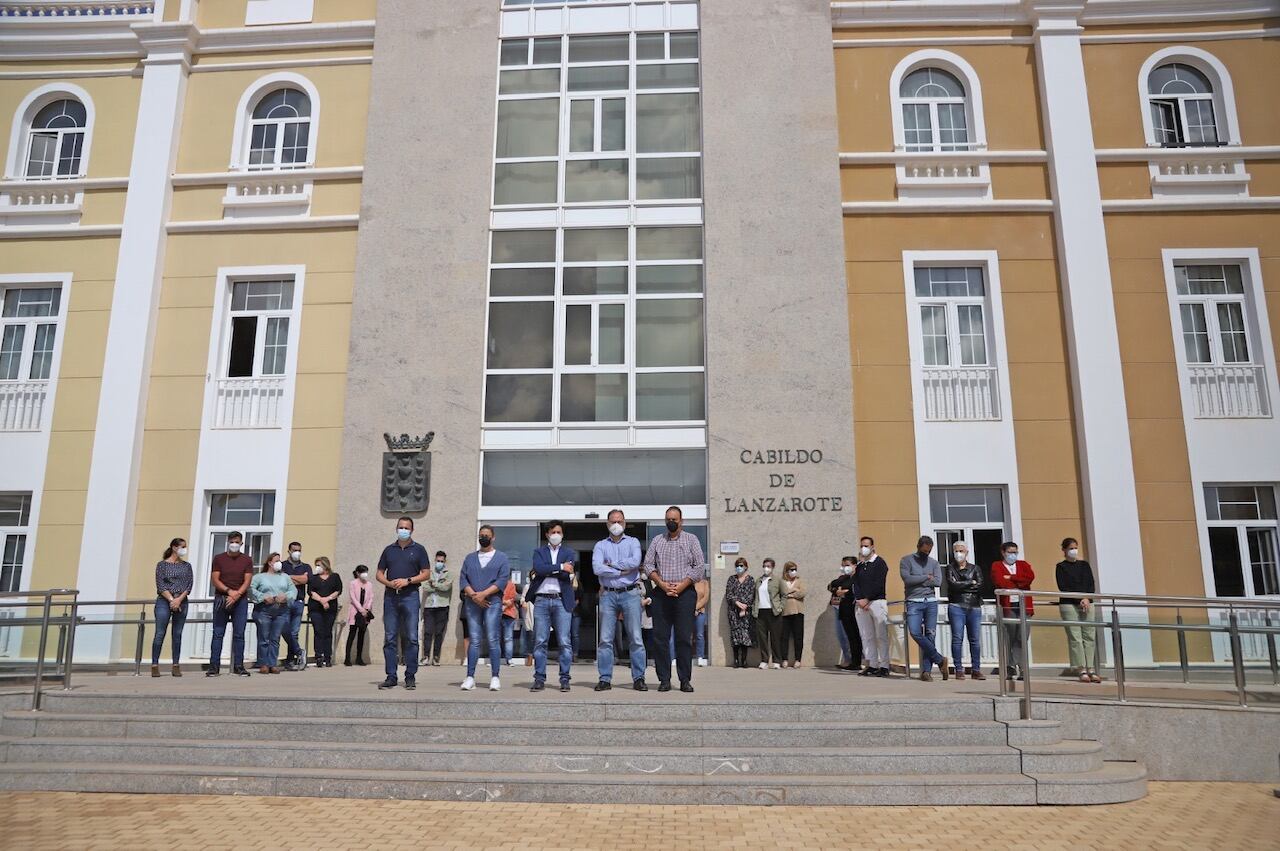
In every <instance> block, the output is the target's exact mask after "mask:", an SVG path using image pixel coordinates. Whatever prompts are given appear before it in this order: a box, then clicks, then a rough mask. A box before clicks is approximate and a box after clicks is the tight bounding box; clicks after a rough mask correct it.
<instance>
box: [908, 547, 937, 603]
mask: <svg viewBox="0 0 1280 851" xmlns="http://www.w3.org/2000/svg"><path fill="white" fill-rule="evenodd" d="M898 572H899V573H901V574H902V585H903V588H904V589H905V590H906V592H907V599H908V600H932V599H933V589H935V588H937V587H938V586H939V585H941V584H942V568H941V567H940V566H939V565H938V560H937V559H936V558H934V557H933V556H929V557H928V558H927V559H925V562H924V564H921V563H920V561H919V559H917V558H916V553H912V554H911V555H907V556H903V557H902V561H900V562H898Z"/></svg>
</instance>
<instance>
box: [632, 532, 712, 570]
mask: <svg viewBox="0 0 1280 851" xmlns="http://www.w3.org/2000/svg"><path fill="white" fill-rule="evenodd" d="M655 571H656V572H657V574H658V575H659V576H661V577H662V578H663V580H665V581H667V582H679V581H680V580H682V579H688V580H689V581H690V582H698V581H699V580H702V579H706V578H707V562H706V559H704V558H703V557H702V544H701V543H699V541H698V538H697V536H696V535H691V534H689V533H688V532H685V531H683V530H681V532H680V534H679V535H677V536H676V538H675V540H674V541H673V540H671V538H670V536H668V535H667V534H666V533H665V532H664V533H662V534H661V535H658V536H657V537H655V538H654V539H653V540H652V541H650V542H649V550H648V552H646V553H645V554H644V573H645V576H652V575H653V574H654V572H655Z"/></svg>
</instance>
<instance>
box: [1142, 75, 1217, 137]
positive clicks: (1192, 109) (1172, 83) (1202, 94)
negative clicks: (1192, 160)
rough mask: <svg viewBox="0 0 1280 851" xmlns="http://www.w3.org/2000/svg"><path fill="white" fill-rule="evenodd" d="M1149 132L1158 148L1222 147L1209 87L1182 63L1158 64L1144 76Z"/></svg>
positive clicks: (1201, 76) (1211, 87)
mask: <svg viewBox="0 0 1280 851" xmlns="http://www.w3.org/2000/svg"><path fill="white" fill-rule="evenodd" d="M1147 100H1148V103H1149V104H1150V109H1151V125H1152V128H1151V129H1152V131H1153V132H1154V133H1155V141H1156V142H1157V143H1158V144H1159V145H1160V147H1162V148H1186V147H1195V146H1204V147H1213V146H1218V145H1221V144H1223V142H1222V134H1220V133H1219V132H1218V119H1217V115H1216V112H1215V110H1214V104H1213V101H1214V92H1213V84H1212V83H1211V82H1209V78H1208V77H1207V76H1205V74H1204V73H1202V72H1201V71H1199V70H1197V69H1196V68H1193V67H1191V66H1190V65H1187V64H1185V63H1182V62H1170V63H1168V64H1165V65H1160V66H1159V67H1157V68H1155V69H1154V70H1152V71H1151V74H1150V75H1149V76H1148V77H1147Z"/></svg>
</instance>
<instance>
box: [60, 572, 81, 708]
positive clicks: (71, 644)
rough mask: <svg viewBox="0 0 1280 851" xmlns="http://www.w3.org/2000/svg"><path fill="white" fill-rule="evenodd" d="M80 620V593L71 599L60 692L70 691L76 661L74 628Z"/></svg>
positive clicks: (76, 593) (77, 592)
mask: <svg viewBox="0 0 1280 851" xmlns="http://www.w3.org/2000/svg"><path fill="white" fill-rule="evenodd" d="M79 620H80V592H79V591H76V592H75V596H74V597H72V598H71V623H70V625H68V627H67V670H66V673H64V674H63V676H62V690H63V691H70V690H71V670H72V668H74V667H75V661H76V626H77V624H78V623H79Z"/></svg>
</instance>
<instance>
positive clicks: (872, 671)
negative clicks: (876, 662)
mask: <svg viewBox="0 0 1280 851" xmlns="http://www.w3.org/2000/svg"><path fill="white" fill-rule="evenodd" d="M877 670H879V669H878V668H863V669H862V670H861V671H859V672H858V676H860V677H874V676H875V675H876V671H877Z"/></svg>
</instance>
